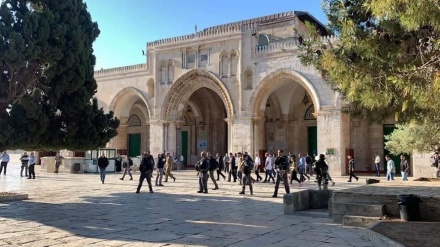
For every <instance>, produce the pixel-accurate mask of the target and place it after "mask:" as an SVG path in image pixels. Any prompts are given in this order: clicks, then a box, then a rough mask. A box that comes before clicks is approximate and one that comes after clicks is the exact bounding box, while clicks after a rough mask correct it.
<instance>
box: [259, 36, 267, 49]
mask: <svg viewBox="0 0 440 247" xmlns="http://www.w3.org/2000/svg"><path fill="white" fill-rule="evenodd" d="M268 45H269V36H267V35H266V34H260V35H258V45H257V51H261V50H264V49H267V46H268Z"/></svg>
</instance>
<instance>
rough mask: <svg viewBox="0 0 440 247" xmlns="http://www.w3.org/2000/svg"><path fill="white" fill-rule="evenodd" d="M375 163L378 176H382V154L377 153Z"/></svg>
mask: <svg viewBox="0 0 440 247" xmlns="http://www.w3.org/2000/svg"><path fill="white" fill-rule="evenodd" d="M374 165H375V167H376V176H378V177H380V156H379V154H377V153H376V158H374Z"/></svg>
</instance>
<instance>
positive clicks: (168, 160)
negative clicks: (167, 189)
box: [164, 153, 176, 182]
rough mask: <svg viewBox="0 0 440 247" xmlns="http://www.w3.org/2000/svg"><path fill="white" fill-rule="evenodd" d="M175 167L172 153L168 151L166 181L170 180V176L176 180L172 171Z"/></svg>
mask: <svg viewBox="0 0 440 247" xmlns="http://www.w3.org/2000/svg"><path fill="white" fill-rule="evenodd" d="M172 169H173V158H172V157H171V155H170V153H167V156H166V159H165V181H164V182H168V177H170V178H172V179H173V180H174V182H176V178H175V177H174V176H173V174H172V173H171V170H172Z"/></svg>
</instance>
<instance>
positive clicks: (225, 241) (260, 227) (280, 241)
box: [0, 164, 374, 247]
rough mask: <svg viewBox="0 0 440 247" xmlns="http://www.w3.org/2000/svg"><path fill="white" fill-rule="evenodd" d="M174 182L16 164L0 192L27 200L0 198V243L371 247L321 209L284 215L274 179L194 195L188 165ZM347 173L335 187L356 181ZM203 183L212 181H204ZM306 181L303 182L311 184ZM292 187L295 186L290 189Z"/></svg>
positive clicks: (1, 179) (222, 183)
mask: <svg viewBox="0 0 440 247" xmlns="http://www.w3.org/2000/svg"><path fill="white" fill-rule="evenodd" d="M174 174H175V175H176V177H177V180H176V182H171V183H170V182H168V183H165V185H166V186H165V187H154V190H155V193H154V194H150V193H148V192H147V191H148V188H147V187H143V189H142V191H141V193H140V194H135V193H134V192H135V189H136V186H137V179H138V178H139V173H136V174H135V175H134V180H133V181H130V180H124V181H120V180H119V177H120V176H121V175H120V174H107V178H106V183H105V184H101V182H100V181H99V175H97V174H47V173H40V172H39V166H37V179H35V180H33V179H32V180H28V179H26V178H21V177H20V176H19V165H18V164H9V167H8V174H7V175H6V176H4V175H0V191H12V192H21V193H28V194H29V200H26V201H16V202H10V203H3V204H0V246H14V245H15V246H18V245H20V246H21V245H22V246H33V247H37V246H86V245H87V246H322V247H324V246H328V247H330V246H338V247H343V246H374V245H373V244H372V243H371V242H369V241H368V240H365V239H363V237H362V235H363V233H364V232H365V231H366V230H363V229H348V228H343V227H342V226H341V225H339V224H334V223H332V221H331V219H329V218H327V215H326V214H325V213H326V212H324V211H319V210H318V211H306V212H303V213H301V214H300V215H290V216H285V215H284V214H283V206H282V195H283V193H282V192H283V189H282V190H281V193H280V196H281V197H280V198H271V195H272V192H273V184H263V183H255V186H254V187H255V189H254V190H255V193H254V195H253V196H250V195H245V196H242V195H238V192H239V191H240V187H239V185H238V184H234V183H227V182H225V181H220V190H217V191H214V190H211V191H210V193H209V194H197V193H195V192H196V190H197V189H198V184H197V178H196V176H195V172H194V171H177V172H174ZM346 179H347V178H346V177H343V178H336V179H335V180H336V183H337V184H336V186H335V187H333V188H334V189H343V188H347V187H356V186H359V185H363V184H364V182H362V183H361V180H359V182H358V183H351V184H348V183H346V182H343V181H346ZM209 185H210V187H213V186H212V182H211V181H210V182H209ZM315 186H316V185H315V183H313V182H307V183H306V186H305V187H306V188H307V187H315ZM293 188H294V189H298V187H297V185H295V186H294V187H293Z"/></svg>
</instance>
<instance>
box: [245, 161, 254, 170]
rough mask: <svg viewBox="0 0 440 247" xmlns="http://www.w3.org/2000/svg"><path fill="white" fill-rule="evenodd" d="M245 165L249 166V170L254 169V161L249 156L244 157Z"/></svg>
mask: <svg viewBox="0 0 440 247" xmlns="http://www.w3.org/2000/svg"><path fill="white" fill-rule="evenodd" d="M246 166H247V167H248V168H249V170H252V169H254V161H253V160H252V159H250V158H247V159H246Z"/></svg>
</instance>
